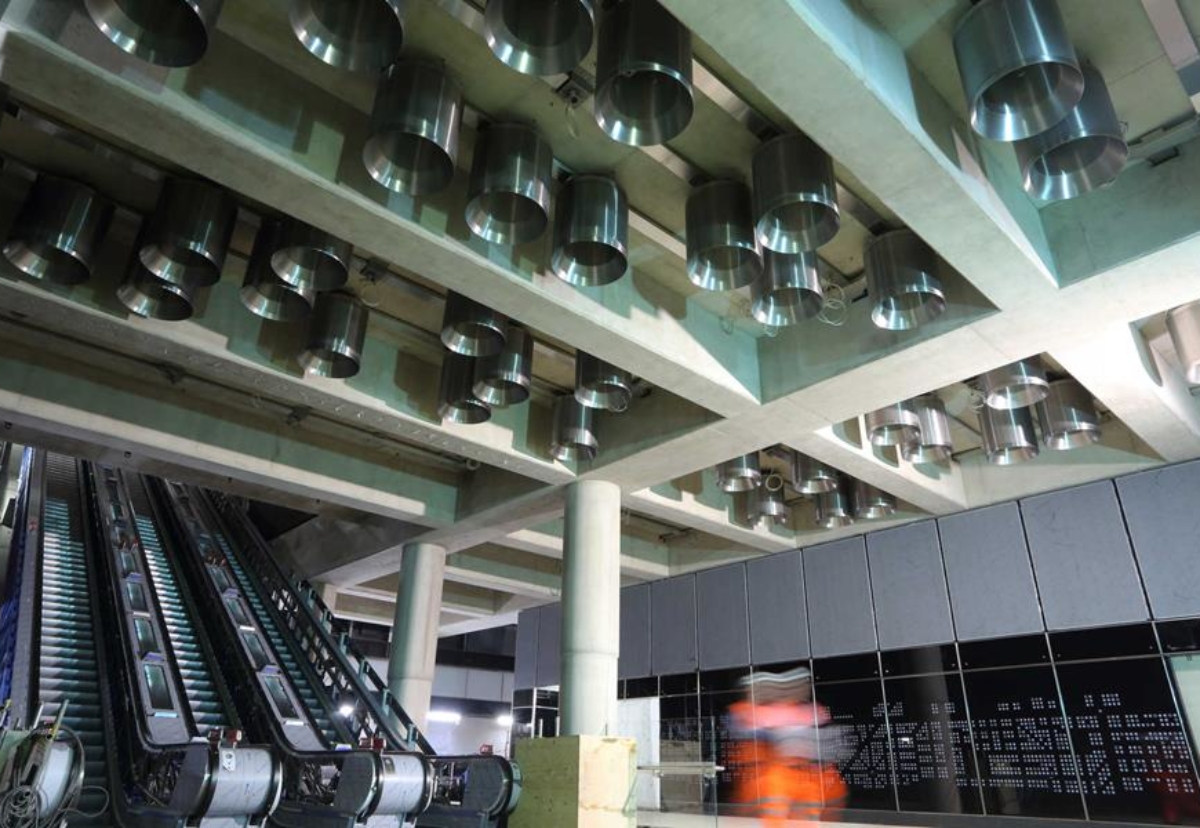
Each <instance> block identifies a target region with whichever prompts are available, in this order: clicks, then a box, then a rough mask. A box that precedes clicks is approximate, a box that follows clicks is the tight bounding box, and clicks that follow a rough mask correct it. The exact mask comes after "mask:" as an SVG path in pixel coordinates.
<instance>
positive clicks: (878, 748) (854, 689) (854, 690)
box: [816, 679, 896, 811]
mask: <svg viewBox="0 0 1200 828" xmlns="http://www.w3.org/2000/svg"><path fill="white" fill-rule="evenodd" d="M816 699H817V703H818V704H820V705H823V706H825V707H826V708H827V709H828V711H829V717H830V721H829V723H828V724H827V725H826V726H825V727H824V728H822V730H821V732H820V736H819V738H820V750H821V763H822V765H823V766H826V767H827V766H828V765H830V764H834V765H835V766H836V767H837V769H838V772H839V773H840V774H841V776H842V780H843V781H844V782H845V783H846V787H847V788H848V796H847V801H846V807H848V808H862V809H870V810H887V811H894V810H895V809H896V793H895V790H894V788H893V787H892V763H891V754H890V752H889V750H888V734H887V719H886V716H885V711H884V704H883V684H882V683H881V682H880V680H879V679H872V680H867V681H844V682H829V683H822V682H818V683H817V684H816Z"/></svg>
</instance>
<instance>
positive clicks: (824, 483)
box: [792, 452, 838, 494]
mask: <svg viewBox="0 0 1200 828" xmlns="http://www.w3.org/2000/svg"><path fill="white" fill-rule="evenodd" d="M792 486H793V488H795V490H796V491H798V492H800V493H801V494H820V493H821V492H832V491H833V490H834V489H836V488H837V486H838V473H837V470H836V469H834V468H833V467H832V466H827V465H825V464H824V463H822V462H820V461H819V460H814V459H813V458H811V457H809V456H808V455H807V454H801V453H800V452H796V453H795V454H793V455H792Z"/></svg>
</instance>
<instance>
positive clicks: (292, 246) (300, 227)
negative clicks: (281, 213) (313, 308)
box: [269, 218, 354, 292]
mask: <svg viewBox="0 0 1200 828" xmlns="http://www.w3.org/2000/svg"><path fill="white" fill-rule="evenodd" d="M275 233H276V236H275V240H274V245H275V246H274V248H273V249H272V250H270V251H269V264H270V266H271V267H272V268H273V269H274V270H275V274H276V275H277V276H278V277H279V278H280V279H282V280H283V281H284V282H287V283H288V284H289V285H291V286H293V287H295V288H297V289H298V290H300V291H302V292H303V291H313V290H315V291H322V290H336V289H338V288H340V287H342V286H343V285H345V284H346V280H347V279H349V278H350V257H351V255H352V254H353V252H354V246H353V245H351V244H350V243H349V242H346V241H342V240H341V239H339V238H337V237H336V236H333V235H331V234H329V233H326V232H325V231H324V230H318V229H317V228H316V227H313V226H312V225H310V224H305V223H304V222H302V221H299V220H297V219H294V218H285V219H283V220H282V221H281V222H279V225H278V229H277V230H276V231H275Z"/></svg>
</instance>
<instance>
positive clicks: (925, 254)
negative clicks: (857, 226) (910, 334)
mask: <svg viewBox="0 0 1200 828" xmlns="http://www.w3.org/2000/svg"><path fill="white" fill-rule="evenodd" d="M865 266H866V271H867V293H868V294H870V296H871V321H872V322H874V323H875V327H877V328H883V329H884V330H888V331H907V330H910V329H912V328H915V327H917V326H918V325H920V324H922V323H924V322H928V321H929V320H931V319H933V318H935V317H937V316H938V315H940V314H941V312H942V311H944V310H945V309H946V294H945V293H944V292H943V290H942V281H941V279H939V278H938V277H937V267H938V263H937V254H936V253H934V252H933V250H932V249H931V248H930V247H929V245H927V244H925V242H923V241H921V239H920V237H918V236H917V234H916V233H914V232H913V231H911V230H893V231H891V232H890V233H884V234H882V235H879V236H876V237H875V238H874V239H872V240H871V241H870V242H868V243H867V251H866V262H865Z"/></svg>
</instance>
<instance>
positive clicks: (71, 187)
mask: <svg viewBox="0 0 1200 828" xmlns="http://www.w3.org/2000/svg"><path fill="white" fill-rule="evenodd" d="M112 215H113V205H112V202H110V201H109V200H108V199H106V198H104V197H103V196H101V195H99V194H98V193H97V192H96V191H95V190H93V189H92V188H91V187H87V186H84V185H83V184H80V183H79V182H77V181H71V180H70V179H67V178H57V177H55V176H51V175H45V174H42V175H39V176H38V177H37V180H36V181H34V182H33V187H32V188H31V189H30V190H29V194H28V195H27V196H26V197H25V202H24V204H22V205H21V212H20V213H18V214H17V218H16V221H15V222H13V226H12V229H11V230H10V231H9V233H8V239H7V240H5V242H4V255H5V257H6V258H7V259H8V260H9V261H10V262H12V264H13V266H14V267H16V268H17V270H20V271H21V272H22V273H25V274H26V275H28V276H32V277H33V278H35V279H43V280H45V281H47V282H52V283H53V284H56V285H78V284H80V283H81V282H86V281H87V280H88V279H89V278H90V277H91V275H92V262H93V260H94V258H95V255H96V251H97V249H98V248H99V247H100V243H101V242H102V241H103V239H104V234H105V233H107V232H108V226H109V224H110V223H111V221H112Z"/></svg>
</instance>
